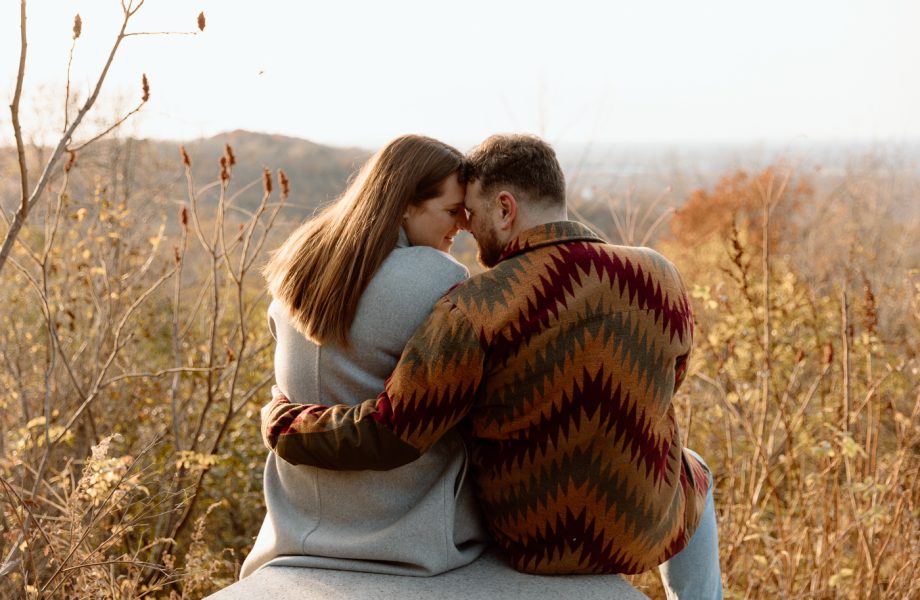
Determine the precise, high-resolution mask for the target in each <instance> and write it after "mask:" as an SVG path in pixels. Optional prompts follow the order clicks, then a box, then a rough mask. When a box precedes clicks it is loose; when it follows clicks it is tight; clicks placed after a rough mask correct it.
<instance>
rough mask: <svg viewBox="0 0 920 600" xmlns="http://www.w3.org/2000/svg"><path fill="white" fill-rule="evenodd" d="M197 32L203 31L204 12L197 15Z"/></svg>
mask: <svg viewBox="0 0 920 600" xmlns="http://www.w3.org/2000/svg"><path fill="white" fill-rule="evenodd" d="M198 31H204V12H200V13H198Z"/></svg>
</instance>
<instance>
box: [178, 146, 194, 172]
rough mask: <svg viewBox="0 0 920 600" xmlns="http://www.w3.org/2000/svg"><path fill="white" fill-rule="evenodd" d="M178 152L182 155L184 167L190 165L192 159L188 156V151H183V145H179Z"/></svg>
mask: <svg viewBox="0 0 920 600" xmlns="http://www.w3.org/2000/svg"><path fill="white" fill-rule="evenodd" d="M179 154H181V155H182V164H183V165H185V166H186V167H191V166H192V161H191V159H190V158H189V157H188V152H186V151H185V146H179Z"/></svg>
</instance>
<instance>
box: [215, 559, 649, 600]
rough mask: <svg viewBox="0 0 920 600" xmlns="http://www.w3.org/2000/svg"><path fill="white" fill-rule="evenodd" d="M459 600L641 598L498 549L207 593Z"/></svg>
mask: <svg viewBox="0 0 920 600" xmlns="http://www.w3.org/2000/svg"><path fill="white" fill-rule="evenodd" d="M263 598H265V599H270V600H371V599H373V600H387V599H393V600H428V599H429V598H438V599H443V600H455V599H461V598H463V599H466V598H488V599H492V598H507V599H509V600H511V599H520V600H525V599H526V600H533V599H536V598H573V599H576V600H641V599H643V598H647V596H646V595H645V594H642V593H641V592H639V591H638V590H637V589H636V588H634V587H632V586H631V585H630V584H628V583H627V582H626V580H624V579H623V578H622V577H620V576H619V575H565V576H562V575H558V576H552V577H548V576H540V575H526V574H524V573H518V572H517V571H515V570H513V569H511V567H509V566H508V565H507V564H506V563H505V562H504V561H503V560H502V559H501V558H499V557H498V556H497V555H496V554H495V553H487V554H485V555H484V556H483V557H482V558H480V559H479V560H477V561H474V562H473V563H472V564H470V565H467V566H465V567H461V568H459V569H455V570H453V571H449V572H447V573H444V574H442V575H436V576H435V577H403V576H397V575H376V574H373V573H356V572H351V571H332V570H328V569H304V568H295V567H271V566H269V567H265V568H263V569H261V570H259V571H257V572H256V573H254V574H253V575H251V576H249V577H247V578H245V579H243V580H241V581H239V582H237V583H235V584H233V585H231V586H230V587H227V588H224V589H222V590H221V591H219V592H217V593H216V594H212V595H211V596H208V599H209V600H260V599H263Z"/></svg>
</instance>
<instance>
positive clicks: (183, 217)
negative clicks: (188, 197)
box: [179, 206, 188, 228]
mask: <svg viewBox="0 0 920 600" xmlns="http://www.w3.org/2000/svg"><path fill="white" fill-rule="evenodd" d="M179 222H180V223H182V227H183V228H185V227H188V208H186V207H184V206H183V207H182V210H180V211H179Z"/></svg>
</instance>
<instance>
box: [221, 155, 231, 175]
mask: <svg viewBox="0 0 920 600" xmlns="http://www.w3.org/2000/svg"><path fill="white" fill-rule="evenodd" d="M229 179H230V169H229V168H228V166H227V157H226V156H221V157H220V180H221V181H228V180H229Z"/></svg>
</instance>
